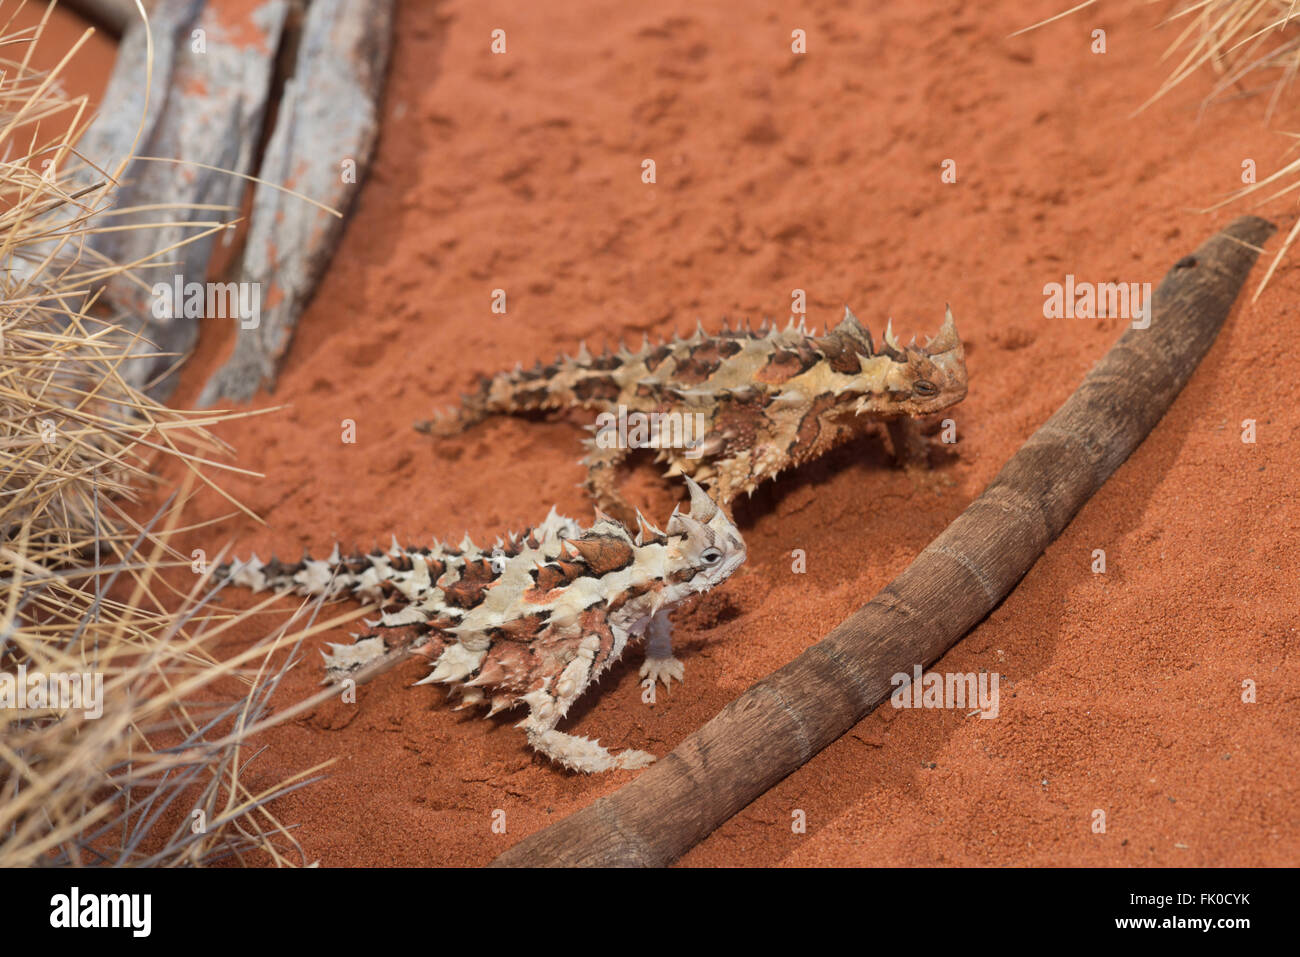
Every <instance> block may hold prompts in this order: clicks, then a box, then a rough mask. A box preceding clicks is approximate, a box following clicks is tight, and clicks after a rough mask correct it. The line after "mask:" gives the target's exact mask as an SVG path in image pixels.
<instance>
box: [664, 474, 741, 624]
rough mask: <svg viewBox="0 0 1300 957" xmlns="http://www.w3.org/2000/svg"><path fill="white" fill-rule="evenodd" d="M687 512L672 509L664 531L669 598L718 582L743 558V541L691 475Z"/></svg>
mask: <svg viewBox="0 0 1300 957" xmlns="http://www.w3.org/2000/svg"><path fill="white" fill-rule="evenodd" d="M686 486H687V488H688V489H689V490H690V493H691V507H690V511H689V512H681V511H679V510H676V509H674V511H673V514H672V517H671V518H669V519H668V527H667V531H666V533H664V534H665V538H666V544H667V547H668V555H669V563H668V564H669V568H668V574H667V579H668V585H669V589H668V590H669V591H671V592H672V595H671V597H670V600H671V601H681V600H682V599H684V598H687V597H689V596H690V595H692V594H697V593H699V592H704V591H708V590H709V589H710V588H712V587H713V586H714V585H718V584H721V583H722V582H724V581H726V580H727V579H728V578H730V577H731V576H732V574H733V573H734V572H735V571H736V569H737V568H739V567H740V566H741V565H742V564H743V563H744V561H745V542H744V539H742V538H741V537H740V532H739V530H737V528H736V526H735V525H733V524H732V522H731V519H729V518H728V517H727V515H726V513H725V512H723V510H722V509H720V508H718V506H717V504H716V503H715V502H714V501H713V499H711V498H709V496H708V493H706V492H705V491H704V489H702V488H700V486H699V485H698V484H696V482H695V481H694V480H693V479H691V478H690V477H687V478H686Z"/></svg>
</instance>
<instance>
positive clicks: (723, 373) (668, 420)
mask: <svg viewBox="0 0 1300 957" xmlns="http://www.w3.org/2000/svg"><path fill="white" fill-rule="evenodd" d="M892 327H893V324H892V321H891V323H889V324H888V325H887V326H886V328H885V333H884V336H883V344H882V346H881V348H880V349H879V350H878V351H877V349H876V348H875V344H874V343H873V341H872V339H871V333H870V332H868V331H867V329H866V328H865V327H863V326H862V324H861V323H859V322H858V320H857V318H856V317H855V316H854V315H853V314H852V313H851V312H850V311H849V310H848V309H847V308H846V309H845V310H844V318H843V319H842V320H841V321H840V323H839V325H837V326H835V327H834V328H833V329H831V330H830V331H828V332H827V333H826V334H825V335H823V336H814V335H812V334H811V333H809V331H808V330H807V329H806V328H805V326H804V324H803V322H802V320H801V321H800V322H799V324H798V325H795V323H794V321H793V320H791V322H790V324H789V325H788V326H787V327H786V328H785V330H784V331H781V330H779V329H778V328H777V327H776V326H770V327H769V326H764V327H763V328H761V329H759V330H758V332H754V331H752V330H750V329H749V328H748V327H746V328H743V329H741V328H736V329H731V328H729V327H724V329H723V331H722V332H721V333H719V334H717V335H709V334H707V333H706V332H705V331H704V329H703V328H702V327H698V328H697V330H696V333H695V335H693V336H691V337H688V338H686V339H678V338H674V339H673V340H672V341H670V342H661V343H660V344H658V345H651V344H650V342H649V341H648V340H646V341H645V342H644V343H643V344H642V347H641V348H640V349H638V350H636V351H635V352H633V351H630V350H628V349H626V348H624V347H621V346H620V348H619V349H618V351H617V352H608V351H607V352H605V353H604V354H602V355H598V356H593V355H591V354H590V353H589V352H588V351H587V348H586V346H585V344H584V345H583V346H582V347H581V348H580V349H579V350H578V354H577V355H576V356H573V357H570V356H564V355H561V356H558V357H557V358H556V361H555V362H554V363H553V364H551V365H542V364H541V363H540V362H539V363H538V364H537V365H536V366H534V367H533V368H532V369H524V368H523V367H522V366H519V367H517V368H516V369H515V370H514V371H512V372H503V373H500V374H498V375H495V376H492V377H490V378H488V377H483V378H481V380H480V383H479V389H478V391H477V392H475V393H473V394H471V395H467V396H465V397H464V401H463V403H462V404H461V406H460V407H459V408H458V409H457V410H456V411H455V412H453V413H450V414H447V413H443V414H440V415H439V417H437V418H435V419H433V420H431V421H429V422H424V423H418V424H417V426H416V427H417V428H419V429H421V430H423V431H429V432H433V433H435V434H438V435H444V436H448V435H454V434H456V433H458V432H460V431H462V430H463V429H465V428H467V427H469V426H471V425H474V424H475V423H477V422H479V421H481V420H482V419H484V418H486V417H487V416H488V415H492V414H511V413H527V412H534V411H542V410H557V409H563V408H568V407H574V406H576V407H582V408H588V409H596V410H600V413H601V415H600V416H599V417H598V419H597V423H596V425H594V426H592V427H591V428H592V431H593V432H595V435H594V436H593V437H592V438H589V439H586V440H584V444H585V445H586V447H587V455H586V457H585V458H584V459H583V460H582V464H583V465H585V466H586V467H587V481H586V485H587V489H588V491H589V492H590V493H591V495H592V497H593V499H594V500H595V502H596V504H597V505H598V506H600V507H601V508H602V509H604V510H605V511H607V512H610V513H611V514H613V515H615V516H617V517H618V518H620V519H622V520H624V521H630V518H629V517H630V515H631V514H632V509H630V507H629V506H628V505H627V503H626V502H624V500H623V498H622V496H621V494H620V492H619V490H618V487H617V484H616V475H617V467H618V465H619V463H620V462H621V461H622V460H623V459H624V458H625V457H626V456H627V455H628V453H629V452H630V451H632V450H633V449H634V448H637V447H642V448H653V449H656V450H657V452H656V461H659V462H666V463H667V464H668V470H667V473H666V474H667V475H668V476H676V475H682V474H685V475H689V476H691V477H692V478H694V479H695V480H696V481H698V482H700V483H701V484H702V485H703V486H704V487H705V488H706V489H707V490H708V491H709V493H710V495H712V497H713V498H714V499H715V500H716V501H717V502H718V503H719V504H720V505H722V506H723V507H724V508H728V507H729V505H730V503H731V501H732V500H733V499H734V498H735V497H736V496H737V495H738V494H739V493H741V492H746V493H749V492H752V491H753V490H754V488H755V487H756V486H757V484H758V483H759V482H761V481H763V480H765V479H769V478H772V477H773V476H775V475H776V474H777V473H778V472H781V471H783V470H785V469H788V468H792V467H794V466H797V465H800V464H802V463H804V462H807V461H809V460H810V459H814V458H816V457H817V456H819V455H822V454H824V453H825V452H827V451H828V450H829V449H831V448H832V447H834V446H836V445H838V444H840V443H841V442H844V441H846V440H847V439H849V438H851V437H852V436H853V435H855V434H857V433H860V432H861V431H863V430H864V429H865V428H867V427H868V426H869V425H870V423H871V422H873V421H878V420H884V421H885V422H886V423H887V424H888V425H889V426H890V430H889V431H890V438H891V442H892V444H893V445H894V452H895V455H896V456H898V457H899V458H905V457H907V456H908V455H909V454H910V455H911V457H916V456H917V454H918V453H917V452H916V447H917V444H918V443H919V442H920V436H919V431H918V430H917V429H916V428H915V424H914V423H913V422H911V419H912V418H913V417H917V416H922V415H927V414H930V413H934V412H938V411H941V410H943V409H946V408H948V407H949V406H951V405H953V404H955V403H957V402H960V401H961V400H962V399H963V398H965V396H966V362H965V352H964V350H963V348H962V343H961V340H960V339H959V338H958V336H957V327H956V325H955V324H954V322H953V317H952V311H951V310H950V309H949V310H947V311H946V314H945V317H944V321H943V325H942V326H941V327H940V329H939V333H938V335H936V336H935V337H934V338H933V339H932V340H930V341H929V342H927V343H926V345H925V346H924V347H918V346H916V344H915V339H913V341H912V343H910V344H909V345H907V346H902V345H900V344H899V343H898V341H897V340H896V339H895V338H894V334H893V331H892ZM629 412H631V413H635V414H636V415H637V416H639V418H638V419H637V422H636V426H635V427H636V428H638V429H640V432H639V433H637V434H634V433H633V431H632V430H630V429H628V428H627V426H626V422H627V418H628V416H627V413H629ZM905 423H906V424H908V425H911V426H912V432H911V434H909V433H908V431H907V429H906V428H905V427H904V424H905ZM923 448H924V446H923V445H922V449H923Z"/></svg>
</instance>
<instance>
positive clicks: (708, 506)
mask: <svg viewBox="0 0 1300 957" xmlns="http://www.w3.org/2000/svg"><path fill="white" fill-rule="evenodd" d="M686 488H687V489H688V490H689V491H690V493H691V517H692V518H694V519H695V520H696V521H699V522H706V523H707V522H708V521H710V520H711V519H712V518H713V516H715V515H717V514H718V506H717V505H715V504H714V502H713V499H711V498H709V496H708V493H707V492H705V491H704V489H702V488H700V486H699V483H697V482H696V481H695V480H694V479H693V478H691V477H690V476H689V475H688V476H686Z"/></svg>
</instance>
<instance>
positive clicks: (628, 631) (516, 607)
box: [216, 478, 745, 771]
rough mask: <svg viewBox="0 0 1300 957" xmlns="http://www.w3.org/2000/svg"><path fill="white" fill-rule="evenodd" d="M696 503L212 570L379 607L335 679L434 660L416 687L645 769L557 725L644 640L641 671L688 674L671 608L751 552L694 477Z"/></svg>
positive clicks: (595, 757)
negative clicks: (504, 535) (632, 644)
mask: <svg viewBox="0 0 1300 957" xmlns="http://www.w3.org/2000/svg"><path fill="white" fill-rule="evenodd" d="M686 482H687V486H688V488H689V490H690V495H691V504H690V510H689V511H688V512H680V511H676V510H675V511H674V512H673V515H672V517H671V518H669V520H668V522H667V525H666V527H665V528H664V529H663V530H660V529H658V528H656V527H655V526H653V525H651V524H650V523H649V522H648V521H646V520H645V519H644V518H643V517H641V516H640V515H639V514H638V515H637V521H638V531H637V533H636V535H635V536H633V535H631V534H629V532H628V530H627V529H626V528H624V527H623V525H621V524H620V523H618V522H616V521H614V520H613V519H611V518H609V517H608V516H605V515H602V514H600V513H599V512H598V513H597V520H596V522H595V524H594V525H593V526H592V527H591V528H589V529H583V528H582V527H581V526H580V525H578V523H577V522H575V521H573V520H572V519H568V518H564V517H563V516H560V515H558V514H556V511H555V509H553V508H552V509H551V513H550V515H548V516H547V518H546V520H545V521H544V522H542V524H540V525H538V526H537V527H536V528H534V529H531V530H530V531H528V532H525V533H524V534H522V535H511V536H509V538H508V539H506V540H498V542H497V545H496V547H494V548H492V549H482V548H479V547H478V546H476V545H475V544H474V543H473V542H472V541H470V540H469V539H468V538H466V539H465V541H463V542H461V544H460V545H459V546H452V545H449V544H439V543H438V542H436V541H435V542H434V543H433V545H432V546H431V547H428V548H403V547H401V546H399V545H398V544H397V542H396V540H394V542H393V547H392V548H391V549H390V550H388V551H386V552H382V551H375V552H371V553H370V554H365V555H349V556H343V555H340V554H339V551H338V548H337V546H336V547H335V549H334V551H333V553H332V554H331V555H330V556H329V557H328V558H324V559H312V558H305V559H304V560H303V561H301V562H297V563H294V564H287V563H283V562H278V561H274V560H273V561H271V562H268V563H263V562H261V561H259V560H258V558H257V556H256V555H254V556H253V557H252V558H251V559H249V560H248V561H236V562H232V563H231V564H229V565H224V566H222V567H221V568H219V569H217V572H216V574H217V577H219V578H223V579H229V580H230V581H231V582H232V583H233V584H236V585H241V586H245V587H248V588H251V589H253V590H254V591H263V590H266V589H272V590H277V591H285V592H293V593H295V594H299V595H324V596H326V597H336V596H342V595H349V596H354V597H356V598H360V599H363V600H365V601H373V602H377V603H378V604H379V605H380V610H381V613H380V616H379V618H378V620H376V621H373V622H367V623H366V624H367V626H368V628H367V630H366V631H365V632H364V633H362V634H360V635H354V636H353V637H354V639H355V640H354V641H353V642H352V643H351V644H335V645H331V646H330V647H331V649H332V650H331V652H330V653H328V654H326V655H325V668H326V675H327V680H329V681H335V682H337V681H342V680H343V679H345V678H353V679H355V680H357V681H358V682H361V681H365V680H366V679H367V678H368V677H370V676H371V675H373V674H375V673H377V672H378V671H380V670H383V669H384V667H386V666H388V665H391V664H393V663H395V662H396V661H398V660H401V659H404V658H407V657H410V656H413V655H418V656H420V657H424V658H426V659H427V660H429V661H430V662H431V663H432V669H431V671H430V672H429V675H428V676H427V677H426V678H424V680H423V681H421V682H418V683H419V684H425V683H429V682H439V683H442V684H445V685H447V686H448V688H449V690H450V691H451V693H453V694H457V695H459V698H460V707H467V706H470V705H482V706H484V707H486V708H488V709H489V710H488V714H495V713H496V712H498V711H502V710H504V709H507V708H514V707H517V706H520V705H523V706H525V707H527V708H528V716H527V717H525V718H524V720H523V721H522V722H520V725H519V726H520V727H522V728H523V729H524V730H525V731H526V732H527V734H528V740H529V743H530V744H531V745H532V746H533V747H534V748H536V749H537V750H538V751H540V752H541V753H542V754H544V755H546V756H547V757H549V758H551V759H552V760H554V761H557V762H559V763H560V764H562V765H564V766H565V767H568V768H572V769H574V770H578V771H604V770H608V769H610V768H635V767H641V766H643V765H645V764H647V763H649V762H650V761H652V760H654V758H653V756H652V755H650V754H647V753H646V752H643V751H633V750H627V751H623V752H621V753H619V754H612V753H611V752H609V751H608V750H606V749H605V748H603V747H601V746H600V744H599V743H598V742H596V741H591V740H588V739H587V738H581V737H577V736H575V735H571V734H566V733H564V732H561V731H557V730H556V725H557V724H558V723H559V721H560V720H561V719H562V718H563V717H564V715H565V714H566V713H567V712H568V710H569V708H570V706H571V705H572V704H573V702H574V701H575V700H577V698H578V697H579V696H580V695H581V694H582V693H583V691H585V690H586V689H587V688H588V687H589V686H590V685H591V684H592V682H594V681H595V680H596V679H597V678H598V677H600V675H601V674H602V673H603V672H604V671H605V670H606V669H607V668H608V667H609V666H610V665H611V664H613V663H614V662H615V661H617V660H618V659H619V657H620V656H621V655H622V654H623V652H624V650H625V649H626V647H627V645H628V643H629V641H632V640H634V639H636V638H641V637H644V638H646V639H647V650H646V663H645V665H644V666H643V667H642V669H641V673H642V674H643V675H645V676H647V677H648V678H649V680H650V681H652V682H653V681H663V682H664V684H665V685H667V684H669V683H670V681H671V679H673V678H676V679H678V680H680V679H681V678H682V674H683V670H682V665H681V662H679V661H678V660H677V659H676V658H674V657H673V656H672V647H671V644H670V635H671V625H670V622H669V619H668V615H669V613H670V612H671V611H672V609H673V608H675V607H677V606H678V605H680V604H681V603H682V602H683V601H685V600H687V599H688V598H690V597H691V596H693V595H696V594H699V593H700V592H703V591H707V590H708V589H710V588H712V587H713V586H714V585H717V584H719V583H721V582H723V581H725V580H726V579H727V578H729V577H731V575H732V573H734V572H735V570H736V569H737V568H739V567H740V565H741V563H742V562H744V560H745V544H744V541H743V540H742V539H741V537H740V533H739V532H738V531H737V530H736V528H735V526H734V525H733V524H732V523H731V521H730V520H729V519H728V518H727V516H726V514H725V513H724V512H723V511H722V509H720V508H718V506H717V505H716V504H715V503H714V502H713V501H712V500H711V499H710V498H709V497H708V495H707V494H705V492H704V491H703V489H701V487H700V486H699V485H697V484H696V483H695V482H693V481H691V480H690V479H689V478H688V479H687V480H686Z"/></svg>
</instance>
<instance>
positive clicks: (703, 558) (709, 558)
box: [700, 548, 722, 565]
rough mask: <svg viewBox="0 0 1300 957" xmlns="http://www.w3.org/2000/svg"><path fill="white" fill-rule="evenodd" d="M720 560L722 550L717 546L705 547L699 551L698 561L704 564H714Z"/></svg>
mask: <svg viewBox="0 0 1300 957" xmlns="http://www.w3.org/2000/svg"><path fill="white" fill-rule="evenodd" d="M720 561H722V550H721V549H719V548H706V549H705V550H704V551H702V552H700V562H701V563H702V564H705V565H716V564H718V562H720Z"/></svg>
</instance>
